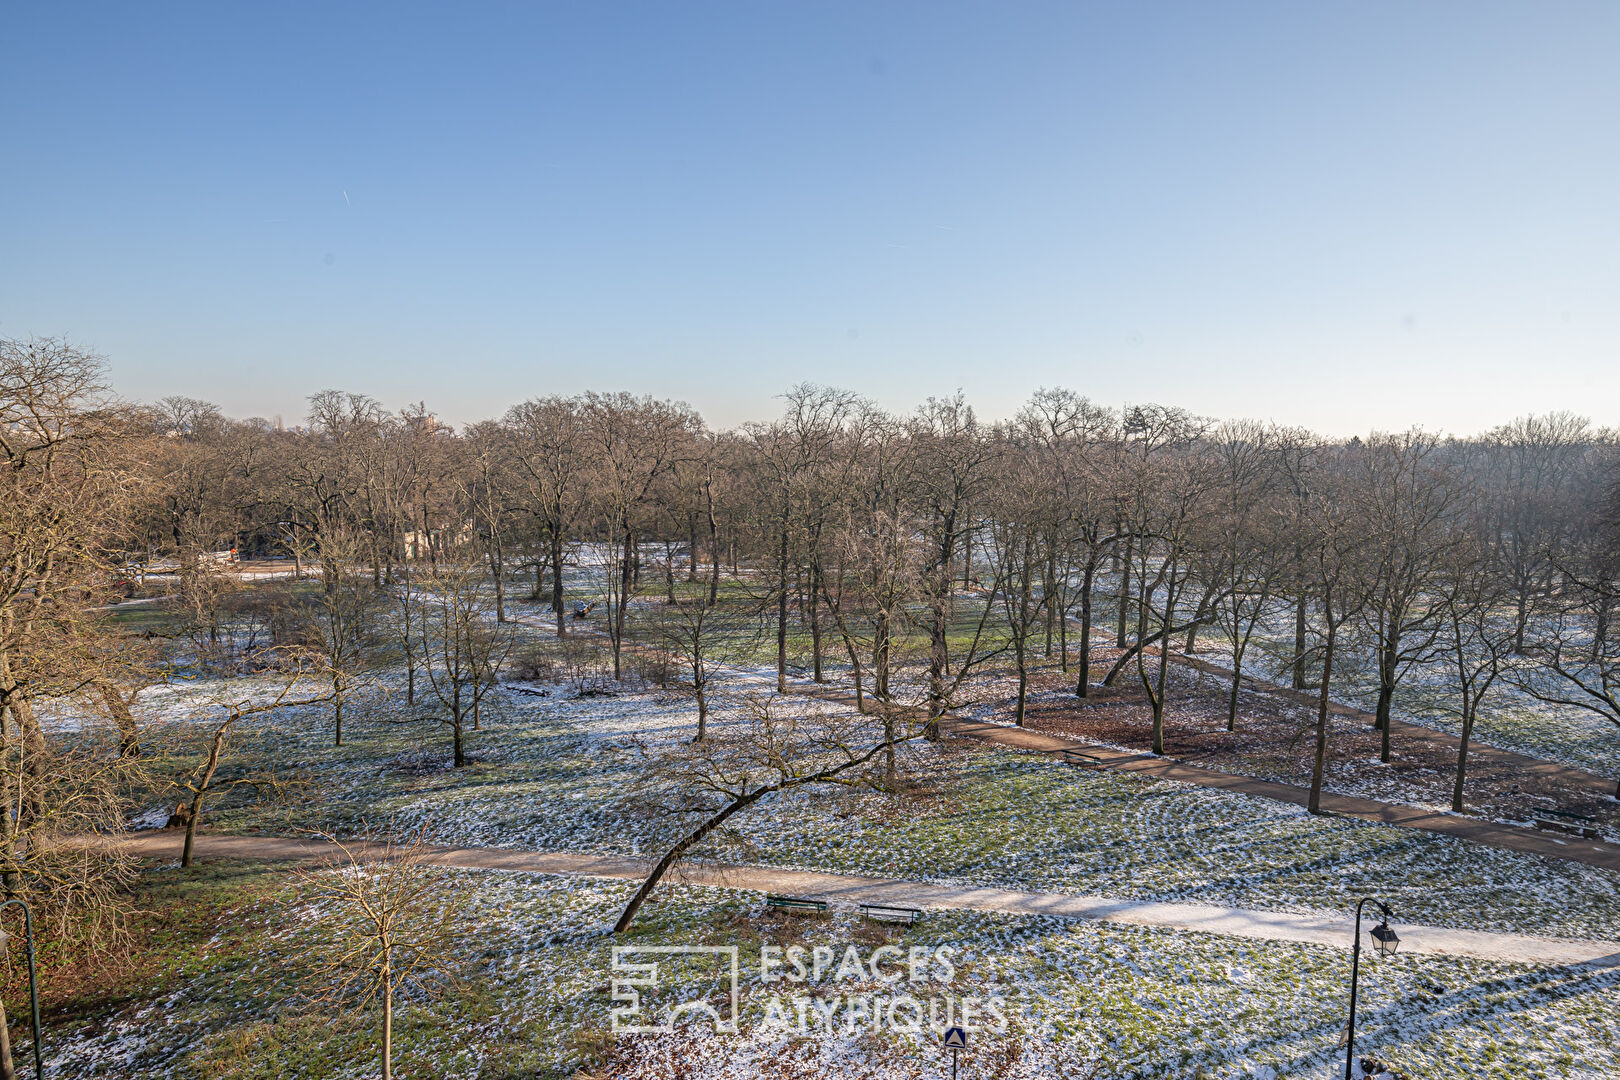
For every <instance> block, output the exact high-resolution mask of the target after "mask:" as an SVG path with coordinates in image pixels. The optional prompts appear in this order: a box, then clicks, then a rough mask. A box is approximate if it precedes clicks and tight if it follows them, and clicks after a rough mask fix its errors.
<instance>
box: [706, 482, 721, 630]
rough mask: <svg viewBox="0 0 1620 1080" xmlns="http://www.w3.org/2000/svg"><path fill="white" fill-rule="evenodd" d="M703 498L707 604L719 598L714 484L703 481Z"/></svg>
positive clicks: (718, 540) (718, 553)
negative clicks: (706, 531)
mask: <svg viewBox="0 0 1620 1080" xmlns="http://www.w3.org/2000/svg"><path fill="white" fill-rule="evenodd" d="M703 499H704V504H705V506H707V508H708V513H709V606H710V607H713V606H714V605H715V604H716V603H718V602H719V600H720V523H719V522H718V521H716V520H715V517H714V484H713V483H712V482H711V481H708V480H705V481H704V482H703Z"/></svg>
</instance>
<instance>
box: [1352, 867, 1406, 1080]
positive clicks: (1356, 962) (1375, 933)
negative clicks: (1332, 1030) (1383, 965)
mask: <svg viewBox="0 0 1620 1080" xmlns="http://www.w3.org/2000/svg"><path fill="white" fill-rule="evenodd" d="M1368 904H1376V905H1377V906H1378V911H1379V913H1380V914H1381V915H1383V921H1381V922H1380V923H1379V924H1378V925H1377V926H1375V927H1373V928H1372V931H1371V936H1372V939H1373V948H1375V949H1377V950H1378V955H1379V956H1394V955H1395V950H1396V949H1398V948H1400V945H1401V939H1400V938H1399V937H1398V936H1396V934H1395V931H1393V930H1391V929H1390V928H1389V920H1390V918H1391V916H1392V915H1393V912H1391V911H1390V910H1389V905H1388V904H1386V903H1384V902H1383V901H1381V900H1374V899H1373V898H1372V897H1370V896H1369V897H1367V898H1365V899H1364V900H1362V901H1361V903H1359V904H1357V905H1356V934H1355V939H1354V940H1355V944H1354V946H1352V948H1351V950H1350V1026H1349V1028H1348V1029H1346V1031H1345V1047H1344V1080H1355V1078H1354V1076H1353V1075H1352V1073H1353V1071H1354V1069H1355V1061H1356V984H1357V980H1358V978H1359V976H1360V974H1361V909H1362V908H1364V907H1366V906H1367V905H1368Z"/></svg>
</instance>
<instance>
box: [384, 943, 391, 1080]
mask: <svg viewBox="0 0 1620 1080" xmlns="http://www.w3.org/2000/svg"><path fill="white" fill-rule="evenodd" d="M382 992H383V1036H382V1042H383V1044H382V1072H383V1074H382V1080H393V1077H394V980H393V973H392V972H390V971H388V970H387V968H384V969H383V988H382Z"/></svg>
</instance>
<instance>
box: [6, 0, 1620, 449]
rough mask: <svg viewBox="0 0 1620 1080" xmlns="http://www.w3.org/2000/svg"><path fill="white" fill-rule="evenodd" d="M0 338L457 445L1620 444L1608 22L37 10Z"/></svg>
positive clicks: (122, 383)
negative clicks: (1531, 426) (1167, 430)
mask: <svg viewBox="0 0 1620 1080" xmlns="http://www.w3.org/2000/svg"><path fill="white" fill-rule="evenodd" d="M4 24H5V29H4V31H3V38H4V43H5V58H4V60H3V61H0V132H3V135H4V146H5V151H6V159H7V160H6V164H5V166H4V167H3V168H0V335H5V336H12V337H16V336H26V335H30V334H33V335H66V336H68V337H70V338H71V339H73V340H75V341H76V342H79V343H81V344H83V345H86V346H90V347H93V348H96V349H98V350H100V351H101V352H103V353H105V354H106V355H107V356H108V357H109V359H110V360H111V361H112V365H113V374H114V383H115V385H116V387H117V388H118V389H119V390H120V391H122V392H123V393H125V394H126V395H128V396H131V397H136V398H155V397H159V396H162V395H166V394H174V393H179V394H187V395H190V396H194V397H202V398H207V399H210V400H213V401H216V402H218V403H219V404H220V405H221V406H223V407H224V408H225V409H226V410H227V411H228V412H230V413H233V414H236V415H250V414H258V415H266V416H268V415H272V414H276V413H281V414H285V415H286V416H287V418H288V419H289V420H292V419H293V418H295V417H298V416H301V415H302V413H303V400H304V398H305V396H306V395H308V394H309V393H311V392H313V391H316V390H320V389H323V388H327V387H334V388H339V389H345V390H355V391H362V392H366V393H370V394H372V395H373V396H376V397H378V398H380V399H381V400H383V401H384V403H385V404H388V405H390V406H399V405H403V404H405V403H407V402H410V401H415V400H419V399H421V400H426V401H427V402H428V403H429V405H430V406H432V407H434V408H436V409H437V410H438V411H439V413H440V414H441V415H442V416H445V417H446V418H448V419H451V420H454V421H458V422H460V421H467V420H472V419H477V418H480V417H483V416H486V415H492V414H496V413H498V412H500V411H502V410H504V408H505V407H506V406H507V405H508V404H510V403H512V402H514V401H516V400H520V399H522V398H525V397H530V396H535V395H540V394H548V393H570V392H574V391H577V390H581V389H586V388H595V389H604V390H611V389H631V390H635V391H637V392H650V393H654V394H657V395H660V396H671V397H679V398H683V399H685V400H687V401H690V402H691V403H692V404H693V405H695V406H697V407H698V408H699V409H701V410H702V411H703V412H704V414H705V415H706V416H707V417H708V418H709V419H710V420H711V422H713V423H716V424H718V425H722V426H724V425H729V424H733V423H736V422H738V421H741V420H743V419H747V418H759V417H763V416H767V415H771V414H774V413H775V412H776V411H777V409H778V407H779V403H777V402H775V401H773V400H772V396H773V395H775V394H778V393H780V392H781V391H782V390H784V389H785V388H786V387H788V386H789V385H791V384H792V383H794V382H797V381H800V380H803V379H812V380H815V381H819V382H826V383H832V384H836V385H841V386H846V387H849V388H851V389H854V390H858V391H861V392H863V393H866V394H869V395H871V396H872V397H875V398H877V399H878V400H880V401H882V402H883V403H885V404H888V405H890V406H893V407H896V408H909V407H910V406H911V405H913V404H915V403H916V402H917V401H918V400H920V399H921V398H922V397H923V396H925V395H927V394H931V393H932V394H940V393H948V392H950V391H951V390H953V389H955V388H957V387H960V388H962V389H964V390H965V391H966V392H967V394H968V395H969V397H970V398H971V399H972V400H973V401H974V402H975V403H976V404H977V405H978V406H979V408H980V411H981V412H982V413H984V414H987V415H991V416H999V415H1005V414H1007V413H1009V412H1011V411H1012V410H1014V409H1015V408H1016V407H1017V406H1018V404H1019V403H1020V402H1021V401H1022V400H1023V399H1024V398H1026V397H1027V395H1028V394H1029V393H1030V391H1032V390H1033V389H1034V388H1036V387H1037V386H1040V385H1064V386H1069V387H1072V388H1074V389H1076V390H1079V391H1082V392H1084V393H1087V394H1089V395H1091V396H1092V397H1094V398H1097V399H1099V400H1102V401H1104V402H1109V403H1119V402H1123V401H1126V400H1131V401H1146V400H1158V401H1165V402H1170V403H1174V404H1180V405H1184V406H1187V407H1189V408H1192V409H1194V410H1196V411H1199V412H1204V413H1209V414H1216V415H1248V416H1256V417H1260V418H1263V419H1264V418H1269V419H1275V420H1279V421H1283V422H1289V423H1301V424H1308V425H1312V426H1314V427H1316V428H1318V429H1321V430H1325V431H1329V432H1333V433H1348V432H1352V431H1359V430H1366V429H1368V428H1372V427H1403V426H1406V425H1408V424H1414V423H1422V424H1424V425H1425V426H1428V427H1430V428H1443V429H1445V430H1450V431H1473V430H1478V429H1480V428H1483V427H1487V426H1490V425H1493V424H1496V423H1499V422H1501V421H1504V420H1506V419H1508V418H1510V417H1512V416H1514V415H1517V414H1520V413H1523V412H1525V411H1529V410H1532V409H1534V410H1543V409H1551V408H1560V407H1564V408H1572V409H1576V410H1579V411H1582V412H1585V413H1587V414H1589V415H1591V416H1593V417H1594V419H1596V420H1597V421H1599V422H1600V423H1609V424H1620V374H1617V372H1620V74H1617V72H1620V67H1617V65H1620V4H1617V3H1613V2H1608V0H1605V2H1598V3H1586V4H1575V3H1559V2H1544V3H1522V4H1493V3H1479V2H1469V3H1438V2H1414V0H1402V2H1399V3H1388V4H1384V3H1369V2H1355V3H1348V2H1347V3H1338V4H1329V3H1320V2H1308V3H1297V2H1284V3H1275V4H1237V3H1201V2H1200V3H1185V4H1158V3H1119V4H1110V5H1097V4H1070V3H1065V4H1027V3H989V2H986V3H980V4H971V5H970V4H947V3H932V2H930V3H878V2H871V0H868V2H862V3H851V4H834V3H826V2H819V0H818V2H815V3H810V2H805V3H792V4H789V3H773V2H766V0H752V2H746V3H733V4H715V3H691V2H676V3H646V4H636V5H630V4H615V3H585V2H581V3H569V4H512V5H489V4H433V5H415V4H398V3H388V4H384V3H375V4H364V5H360V4H318V5H309V6H303V5H294V4H284V3H252V4H247V3H244V4H224V3H208V4H197V5H182V4H177V3H159V4H132V3H116V4H105V5H92V4H72V3H40V4H23V3H17V4H12V5H9V9H8V12H7V14H6V16H5V20H4Z"/></svg>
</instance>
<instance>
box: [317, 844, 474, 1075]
mask: <svg viewBox="0 0 1620 1080" xmlns="http://www.w3.org/2000/svg"><path fill="white" fill-rule="evenodd" d="M317 835H319V836H320V837H321V839H324V840H326V841H327V842H329V843H331V844H332V845H333V846H334V847H336V848H337V850H338V853H339V854H338V855H337V856H336V857H334V858H332V859H330V860H328V861H327V863H326V864H325V865H324V866H323V867H321V868H320V869H318V870H314V871H309V870H305V871H301V872H300V873H299V875H298V887H299V893H300V895H301V896H302V898H303V899H304V900H305V901H306V902H308V903H311V904H313V905H315V907H316V910H317V912H318V913H319V917H320V920H321V922H322V923H323V925H325V926H326V927H327V928H329V930H330V931H331V932H332V933H333V936H334V937H335V938H336V942H335V947H334V950H333V952H332V953H331V954H329V955H328V956H326V957H325V958H324V959H323V960H321V962H320V964H319V966H318V968H317V975H318V977H320V978H323V979H327V980H330V981H329V982H328V984H327V985H326V986H325V987H323V988H322V989H321V990H320V991H319V992H318V993H317V995H316V999H317V1000H318V1001H321V1002H330V1003H334V1004H346V1003H353V1004H355V1005H357V1006H359V1007H361V1008H364V1007H365V1006H368V1005H370V1004H371V1003H373V1002H376V1003H377V1004H378V1005H379V1007H380V1009H381V1012H382V1016H381V1021H382V1030H381V1032H379V1039H380V1042H381V1052H380V1056H381V1059H382V1075H383V1080H391V1078H392V1077H393V1075H394V1004H395V1002H396V1000H398V998H399V997H400V996H402V994H404V993H408V992H412V991H415V992H417V993H419V994H424V995H435V994H438V993H442V992H443V991H444V990H445V988H447V987H448V986H451V985H453V984H454V982H455V967H456V964H455V962H454V958H455V956H456V952H457V946H458V943H459V941H460V940H461V937H462V925H463V922H464V920H465V918H466V909H467V899H466V895H467V894H466V892H465V891H464V890H458V889H455V888H452V887H449V885H448V883H447V882H446V881H445V880H444V872H443V871H442V870H439V869H437V868H436V867H434V866H432V865H431V863H430V862H429V861H428V860H429V857H430V856H429V853H428V851H427V850H426V848H425V847H424V845H423V844H422V840H421V837H420V835H415V836H411V837H409V838H407V839H404V840H396V839H394V838H393V837H392V836H391V835H388V834H377V833H370V834H367V835H365V836H364V837H362V838H361V839H360V840H359V841H356V842H349V843H345V842H344V841H341V840H338V839H337V838H336V837H333V836H328V835H325V834H317Z"/></svg>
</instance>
